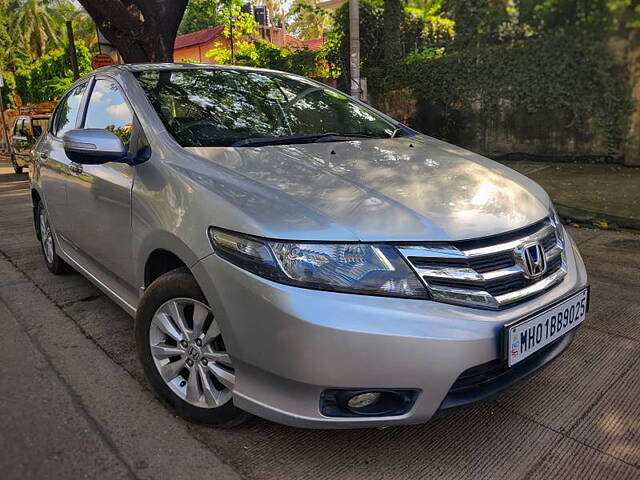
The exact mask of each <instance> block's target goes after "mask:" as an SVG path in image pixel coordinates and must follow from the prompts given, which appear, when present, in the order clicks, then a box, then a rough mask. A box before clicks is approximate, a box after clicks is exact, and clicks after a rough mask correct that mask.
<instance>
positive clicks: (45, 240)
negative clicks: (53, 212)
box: [40, 208, 54, 263]
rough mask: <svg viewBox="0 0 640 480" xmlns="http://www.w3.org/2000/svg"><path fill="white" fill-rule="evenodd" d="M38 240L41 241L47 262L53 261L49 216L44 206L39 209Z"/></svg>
mask: <svg viewBox="0 0 640 480" xmlns="http://www.w3.org/2000/svg"><path fill="white" fill-rule="evenodd" d="M40 241H41V242H42V251H43V252H44V256H45V258H46V259H47V262H48V263H53V259H54V257H53V255H54V249H53V232H52V231H51V225H50V224H49V217H48V216H47V211H46V210H45V209H44V208H41V209H40Z"/></svg>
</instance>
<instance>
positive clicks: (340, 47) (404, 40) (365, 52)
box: [323, 0, 450, 92]
mask: <svg viewBox="0 0 640 480" xmlns="http://www.w3.org/2000/svg"><path fill="white" fill-rule="evenodd" d="M446 23H450V21H447V22H445V24H446ZM383 24H384V12H383V8H382V3H381V2H380V1H379V0H361V2H360V63H361V75H362V76H363V77H366V78H367V79H368V85H369V90H370V91H371V90H373V91H377V92H383V91H385V90H387V89H388V88H389V86H390V79H389V78H388V72H389V70H388V69H386V68H384V66H383V65H382V59H383V58H384V50H385V42H384V38H383ZM430 25H431V26H432V24H431V23H427V22H425V20H423V19H422V18H420V17H418V16H416V15H413V14H411V13H409V12H407V11H406V10H405V11H403V12H402V22H401V23H400V47H401V52H400V55H399V59H398V60H399V61H400V62H401V61H402V59H403V58H405V57H406V56H407V55H408V54H409V53H410V52H412V51H414V50H416V49H422V48H425V47H429V46H433V47H435V46H440V45H439V43H441V42H442V38H444V37H446V38H447V39H448V38H449V36H448V35H447V34H445V33H443V32H444V31H445V30H446V28H445V29H444V30H443V29H437V30H438V32H439V33H438V35H434V36H429V35H427V34H426V33H427V32H431V31H432V30H431V28H430V27H429V26H430ZM447 28H448V27H447ZM441 34H442V35H441ZM323 50H324V51H325V54H326V58H327V60H328V62H329V65H330V68H331V70H332V71H333V72H334V73H335V74H336V75H339V87H340V88H341V89H343V90H344V91H348V88H349V84H348V72H349V9H348V4H345V5H342V6H341V7H340V8H338V9H337V10H336V12H335V15H334V27H333V29H332V30H331V32H330V33H329V35H328V37H327V41H326V42H325V45H324V47H323Z"/></svg>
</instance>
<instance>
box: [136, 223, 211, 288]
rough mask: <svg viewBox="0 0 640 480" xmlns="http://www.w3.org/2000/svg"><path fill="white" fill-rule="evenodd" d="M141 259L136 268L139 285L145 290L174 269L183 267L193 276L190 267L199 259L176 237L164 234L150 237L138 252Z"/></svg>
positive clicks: (159, 233) (160, 233)
mask: <svg viewBox="0 0 640 480" xmlns="http://www.w3.org/2000/svg"><path fill="white" fill-rule="evenodd" d="M139 252H140V254H139V256H138V258H140V259H143V261H142V262H140V264H139V267H138V273H137V277H138V279H139V285H141V286H142V288H145V289H146V288H147V287H149V285H150V284H151V283H152V282H153V281H154V280H156V279H157V278H158V277H159V276H161V275H164V274H165V273H167V272H170V271H171V270H175V269H176V268H181V267H184V268H186V269H187V270H189V272H190V273H191V274H192V275H193V272H192V270H191V267H192V266H193V265H194V264H195V263H197V262H198V260H199V258H198V257H197V256H196V255H195V254H194V253H193V251H192V250H191V249H190V248H189V247H188V246H187V245H186V244H185V243H184V242H183V241H182V240H180V239H179V238H178V237H176V236H175V235H173V234H170V233H165V232H157V233H155V234H153V235H151V236H150V237H149V238H148V239H147V240H146V241H145V242H144V244H143V246H142V248H141V249H140V250H139Z"/></svg>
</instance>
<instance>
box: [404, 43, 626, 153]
mask: <svg viewBox="0 0 640 480" xmlns="http://www.w3.org/2000/svg"><path fill="white" fill-rule="evenodd" d="M410 58H411V61H409V62H407V67H406V68H405V69H404V74H403V76H402V78H399V79H398V86H402V87H409V88H411V89H412V90H413V91H414V92H415V95H416V97H417V98H419V99H420V100H423V101H425V102H426V103H428V104H429V105H432V106H434V107H435V108H438V109H440V110H441V111H443V112H451V113H452V114H454V115H455V112H471V111H474V112H475V113H476V114H479V115H481V116H482V117H484V118H486V119H491V118H495V117H496V115H497V113H498V112H499V111H501V110H505V109H506V110H510V111H521V112H526V113H541V112H546V113H548V114H549V115H556V116H561V117H562V118H567V119H568V121H567V123H568V124H570V125H579V126H581V128H584V129H586V130H587V131H588V130H589V129H590V130H591V131H590V133H591V134H592V135H595V136H596V137H598V138H600V139H602V140H603V142H605V143H606V145H608V148H609V153H610V154H612V155H616V154H619V153H620V152H619V151H618V149H619V146H620V145H621V144H622V140H623V138H624V136H625V134H626V131H627V127H628V119H629V115H630V113H631V110H632V104H631V100H630V94H629V89H628V86H627V81H626V76H625V75H626V73H625V71H624V69H623V68H622V67H621V66H619V65H617V64H616V61H615V59H614V57H613V54H612V53H611V52H610V50H609V48H608V46H607V44H606V42H604V41H603V40H602V39H600V38H597V37H590V36H589V35H584V34H579V33H578V32H571V33H567V34H559V35H548V36H540V37H537V38H532V39H527V40H523V41H520V42H514V43H509V44H502V45H500V44H498V45H485V46H481V47H477V48H467V49H464V50H460V51H454V52H449V53H448V54H447V55H445V56H441V57H437V56H436V57H435V58H428V57H427V58H419V55H416V56H413V57H410ZM451 128H452V129H455V128H456V126H455V125H453V126H451ZM443 136H445V137H446V134H445V135H443Z"/></svg>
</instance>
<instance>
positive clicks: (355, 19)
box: [349, 0, 362, 99]
mask: <svg viewBox="0 0 640 480" xmlns="http://www.w3.org/2000/svg"><path fill="white" fill-rule="evenodd" d="M349 72H350V82H349V83H350V90H351V95H352V96H353V97H355V98H357V99H360V98H361V95H360V94H361V93H362V89H361V88H360V2H359V0H349Z"/></svg>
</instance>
